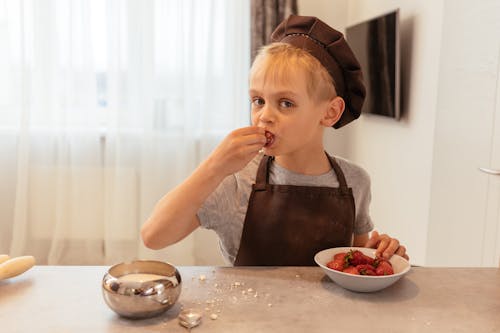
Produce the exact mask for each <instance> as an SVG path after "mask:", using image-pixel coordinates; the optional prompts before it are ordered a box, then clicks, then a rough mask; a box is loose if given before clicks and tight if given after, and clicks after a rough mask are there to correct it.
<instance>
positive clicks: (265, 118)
mask: <svg viewBox="0 0 500 333" xmlns="http://www.w3.org/2000/svg"><path fill="white" fill-rule="evenodd" d="M259 120H260V121H261V122H263V123H270V122H273V120H274V110H273V108H272V107H271V106H270V105H269V104H266V105H265V106H264V107H263V108H262V112H261V113H260V117H259Z"/></svg>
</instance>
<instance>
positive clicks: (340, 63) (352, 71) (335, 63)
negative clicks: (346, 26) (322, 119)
mask: <svg viewBox="0 0 500 333" xmlns="http://www.w3.org/2000/svg"><path fill="white" fill-rule="evenodd" d="M271 41H272V42H282V43H288V44H291V45H293V46H295V47H298V48H301V49H303V50H306V51H308V52H309V53H310V54H311V55H312V56H314V57H315V58H316V59H318V60H319V62H320V63H321V64H322V65H323V66H324V67H325V68H326V69H327V70H328V73H330V75H331V77H332V78H333V82H334V84H335V90H336V91H337V94H338V95H339V96H341V97H342V98H343V99H344V100H345V103H346V110H344V113H343V114H342V117H341V118H340V119H339V121H337V123H335V124H334V125H333V127H335V128H340V127H342V126H344V125H346V124H348V123H349V122H351V121H353V120H354V119H357V118H358V117H359V115H360V113H361V107H362V106H363V101H364V99H365V95H366V90H365V86H364V84H363V74H362V72H361V66H360V65H359V62H358V60H357V59H356V57H355V56H354V53H353V52H352V51H351V48H350V47H349V45H348V44H347V42H346V40H345V39H344V36H343V35H342V33H340V32H338V31H337V30H335V29H333V28H331V27H330V26H328V25H327V24H326V23H324V22H322V21H321V20H319V19H318V18H316V17H312V16H297V15H290V16H289V17H288V18H287V19H286V20H284V21H283V22H281V23H280V25H279V26H278V27H277V28H276V29H275V30H274V32H273V33H272V34H271Z"/></svg>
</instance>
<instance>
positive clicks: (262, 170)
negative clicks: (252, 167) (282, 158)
mask: <svg viewBox="0 0 500 333" xmlns="http://www.w3.org/2000/svg"><path fill="white" fill-rule="evenodd" d="M273 159H274V157H273V156H268V155H264V157H262V159H261V160H260V163H259V168H258V169H257V177H256V178H255V185H254V189H255V190H261V191H263V190H265V189H266V184H268V183H269V172H268V170H269V166H270V165H271V161H272V160H273Z"/></svg>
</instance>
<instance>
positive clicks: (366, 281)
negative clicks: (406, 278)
mask: <svg viewBox="0 0 500 333" xmlns="http://www.w3.org/2000/svg"><path fill="white" fill-rule="evenodd" d="M375 253H376V250H375V249H370V248H364V247H352V246H351V247H335V248H331V249H326V250H323V251H320V252H318V253H316V255H315V256H314V261H315V262H316V263H317V264H318V266H320V267H321V268H322V269H323V271H324V272H325V273H326V275H328V277H329V278H330V279H332V280H333V282H335V283H336V284H338V285H339V286H341V287H343V288H345V289H349V290H352V291H357V292H373V291H379V290H382V289H384V288H387V287H389V286H390V285H392V284H393V283H395V282H396V281H398V280H399V279H400V278H401V277H402V276H403V275H405V274H406V273H408V271H409V270H410V263H409V262H408V261H407V260H406V259H404V258H403V257H401V256H398V255H393V256H392V257H391V258H390V259H389V260H387V259H384V258H380V257H377V256H376V255H375Z"/></svg>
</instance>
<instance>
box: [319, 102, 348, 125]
mask: <svg viewBox="0 0 500 333" xmlns="http://www.w3.org/2000/svg"><path fill="white" fill-rule="evenodd" d="M344 110H345V101H344V99H343V98H342V97H340V96H336V97H334V98H333V99H331V100H330V102H329V103H328V105H327V110H326V112H325V114H324V116H323V119H321V125H323V126H325V127H332V126H333V125H334V124H335V123H336V122H337V121H338V120H339V119H340V117H341V116H342V113H344Z"/></svg>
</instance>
